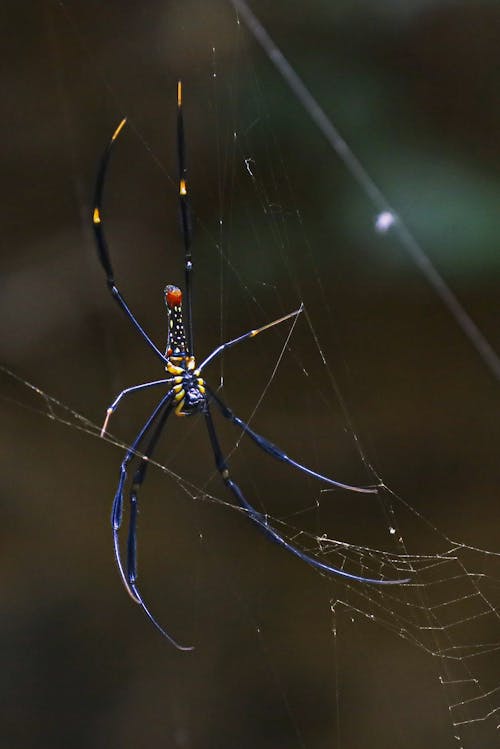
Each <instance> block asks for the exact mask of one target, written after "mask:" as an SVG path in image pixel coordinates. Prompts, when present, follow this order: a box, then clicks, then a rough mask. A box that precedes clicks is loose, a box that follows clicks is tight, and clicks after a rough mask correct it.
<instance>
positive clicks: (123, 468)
mask: <svg viewBox="0 0 500 749" xmlns="http://www.w3.org/2000/svg"><path fill="white" fill-rule="evenodd" d="M173 396H174V391H173V390H169V392H168V393H167V394H166V395H164V396H163V398H162V399H161V400H160V402H159V403H158V404H157V405H156V407H155V409H154V411H153V412H152V414H151V415H150V416H149V418H148V419H147V421H146V422H145V424H144V425H143V426H142V428H141V429H140V430H139V432H138V433H137V436H136V437H135V439H134V441H133V442H132V444H131V445H130V447H129V448H128V450H127V452H126V453H125V457H124V458H123V460H122V462H121V465H120V477H119V479H118V486H117V489H116V493H115V498H114V500H113V506H112V508H111V527H112V529H113V544H114V550H115V559H116V564H117V566H118V570H119V572H120V576H121V578H122V582H123V584H124V585H125V588H126V590H127V593H128V594H129V595H130V597H131V598H132V599H133V600H134V601H135V602H136V603H139V601H138V600H137V598H136V597H135V596H134V593H133V592H132V590H131V589H130V586H129V584H128V580H127V576H126V574H125V572H124V569H123V565H122V562H121V556H120V545H119V537H118V533H119V530H120V527H121V524H122V517H123V491H124V487H125V482H126V480H127V474H128V466H129V463H130V461H131V460H132V458H133V457H134V455H135V454H136V452H137V450H138V448H139V445H140V444H141V442H142V440H143V439H144V437H145V435H146V434H147V433H148V431H149V430H150V429H151V427H152V426H153V424H154V422H155V421H156V419H157V417H158V415H159V414H160V413H161V411H162V409H163V408H164V407H166V406H167V404H169V403H170V401H171V400H172V398H173Z"/></svg>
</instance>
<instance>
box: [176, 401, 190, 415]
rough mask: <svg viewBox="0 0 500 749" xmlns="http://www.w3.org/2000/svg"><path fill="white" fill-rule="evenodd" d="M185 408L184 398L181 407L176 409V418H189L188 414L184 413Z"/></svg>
mask: <svg viewBox="0 0 500 749" xmlns="http://www.w3.org/2000/svg"><path fill="white" fill-rule="evenodd" d="M183 408H184V398H183V399H182V400H181V402H180V403H179V405H178V406H177V408H176V409H175V412H174V413H175V415H176V416H187V414H185V413H184V412H183V410H182V409H183Z"/></svg>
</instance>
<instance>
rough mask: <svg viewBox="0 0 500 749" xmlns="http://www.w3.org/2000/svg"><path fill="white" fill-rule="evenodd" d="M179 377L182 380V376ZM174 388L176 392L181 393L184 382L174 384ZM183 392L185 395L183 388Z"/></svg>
mask: <svg viewBox="0 0 500 749" xmlns="http://www.w3.org/2000/svg"><path fill="white" fill-rule="evenodd" d="M179 379H180V380H182V378H179ZM172 390H173V391H174V393H180V392H181V390H182V382H180V383H179V385H174V387H173V388H172ZM182 394H183V395H184V390H182ZM181 397H182V396H181ZM177 400H179V399H178V398H177Z"/></svg>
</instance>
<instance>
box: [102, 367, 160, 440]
mask: <svg viewBox="0 0 500 749" xmlns="http://www.w3.org/2000/svg"><path fill="white" fill-rule="evenodd" d="M173 381H174V378H173V377H168V378H167V379H163V380H154V381H153V382H143V383H142V384H141V385H133V386H132V387H130V388H125V390H122V391H121V393H120V394H119V395H118V396H117V397H116V398H115V400H114V401H113V403H112V404H111V405H110V406H109V408H108V409H106V418H105V419H104V423H103V425H102V429H101V435H100V436H101V437H104V435H105V434H106V430H107V428H108V423H109V420H110V418H111V416H112V415H113V414H114V412H115V411H116V409H117V408H118V405H119V403H120V401H121V399H122V398H123V397H124V396H125V395H128V394H129V393H133V392H135V391H136V390H146V388H150V387H153V386H154V385H165V384H167V383H169V382H173Z"/></svg>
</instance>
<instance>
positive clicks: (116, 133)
mask: <svg viewBox="0 0 500 749" xmlns="http://www.w3.org/2000/svg"><path fill="white" fill-rule="evenodd" d="M126 121H127V118H126V117H124V118H123V120H122V121H121V122H120V124H119V125H118V127H117V128H116V130H115V132H114V133H113V135H112V136H111V140H112V141H113V140H116V139H117V138H118V136H119V135H120V132H121V130H122V128H123V126H124V125H125V123H126Z"/></svg>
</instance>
